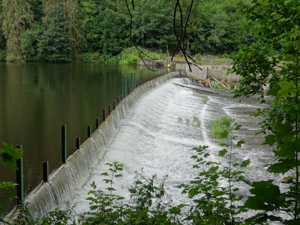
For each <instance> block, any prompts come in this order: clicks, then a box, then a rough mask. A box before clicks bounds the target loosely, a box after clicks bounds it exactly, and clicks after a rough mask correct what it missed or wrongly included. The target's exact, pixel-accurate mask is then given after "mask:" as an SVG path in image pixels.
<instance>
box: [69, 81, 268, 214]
mask: <svg viewBox="0 0 300 225" xmlns="http://www.w3.org/2000/svg"><path fill="white" fill-rule="evenodd" d="M178 84H179V85H178ZM183 85H184V86H185V87H184V86H183ZM204 99H207V102H206V103H204V102H205V101H203V100H204ZM259 107H263V106H261V105H258V103H257V102H256V101H255V100H254V99H248V100H246V101H243V102H239V101H238V100H235V99H233V98H232V97H231V96H230V94H228V93H220V92H216V93H208V92H203V91H201V90H197V87H194V86H193V85H191V84H189V82H188V80H187V79H186V78H176V79H171V80H170V81H168V82H166V83H165V84H163V85H160V86H158V87H157V88H155V89H154V90H152V91H151V92H148V93H147V94H145V95H144V96H142V97H141V98H140V99H139V100H138V101H137V103H136V104H135V105H134V106H133V107H132V108H131V109H130V111H129V112H128V113H127V115H126V117H125V118H124V119H122V121H121V125H120V129H119V130H118V132H117V134H116V136H115V137H114V139H113V141H112V143H111V145H110V146H108V147H107V149H108V150H107V152H106V154H105V155H104V157H103V159H102V160H101V162H100V164H98V165H97V166H96V168H95V169H94V170H93V172H92V174H91V176H90V178H89V181H88V182H87V183H86V184H85V185H84V187H83V188H81V189H80V191H78V193H77V194H76V197H75V198H74V199H73V200H72V201H71V202H70V204H69V206H74V205H75V211H77V212H78V213H82V212H85V211H88V209H89V203H88V201H87V200H86V198H87V197H88V194H87V193H88V191H89V190H91V186H90V184H91V183H92V182H93V181H94V182H95V183H96V185H97V187H98V188H102V189H104V188H105V187H106V184H105V183H104V182H103V179H104V177H103V176H101V175H100V174H101V173H103V172H105V171H107V168H108V167H107V166H106V163H108V162H109V163H111V162H114V161H117V162H119V163H122V164H123V165H124V169H123V177H122V178H119V179H118V180H116V181H115V182H116V183H115V184H114V187H116V188H117V194H119V195H121V196H124V197H125V198H128V197H129V192H128V188H129V187H130V186H131V185H132V184H133V181H134V179H135V176H136V171H143V172H142V173H143V175H144V176H146V177H151V176H152V175H157V178H158V180H163V179H165V176H167V178H166V180H165V188H166V191H167V193H168V194H170V195H169V196H170V199H171V200H173V201H174V202H175V203H179V202H182V201H184V199H182V198H183V196H182V195H181V194H180V192H181V191H180V190H179V189H177V188H176V186H177V185H179V184H182V183H188V182H189V181H190V180H191V179H192V178H193V177H194V176H195V175H196V173H197V171H195V170H194V169H192V165H193V160H192V159H191V158H190V157H191V155H192V154H193V151H192V149H193V148H194V147H198V146H199V145H207V146H209V148H208V149H209V151H210V153H211V159H212V160H214V161H220V162H223V163H224V162H225V163H226V158H225V159H224V158H219V157H218V151H219V150H221V147H220V146H219V145H218V140H216V139H214V138H212V137H211V131H210V126H211V123H212V121H213V120H215V119H216V118H219V117H221V116H224V115H227V116H230V117H232V118H234V119H235V120H236V122H237V123H239V124H241V125H242V128H241V130H240V131H238V132H237V133H236V134H235V135H237V136H238V139H243V140H245V141H246V144H245V145H243V146H242V148H239V149H234V152H235V153H236V154H235V155H234V157H235V159H237V160H246V159H251V164H250V166H249V167H248V168H247V171H246V172H247V173H246V177H247V179H249V180H254V179H256V178H257V177H261V179H263V178H269V177H271V175H269V174H266V172H265V166H266V165H267V163H268V162H269V160H270V155H271V153H270V149H268V148H267V147H262V146H261V144H262V142H263V137H262V136H256V135H255V133H256V132H257V131H259V125H258V122H259V121H260V120H261V118H254V117H250V114H251V113H254V112H255V111H256V109H258V108H259ZM254 171H255V173H254ZM272 178H273V177H272ZM242 191H243V192H244V193H245V194H247V187H246V186H245V187H242Z"/></svg>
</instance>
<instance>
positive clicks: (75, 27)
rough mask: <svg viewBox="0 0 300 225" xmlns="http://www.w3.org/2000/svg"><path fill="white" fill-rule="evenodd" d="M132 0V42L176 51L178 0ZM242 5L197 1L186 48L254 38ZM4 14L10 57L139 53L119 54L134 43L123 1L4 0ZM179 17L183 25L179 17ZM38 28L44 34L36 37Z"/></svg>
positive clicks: (107, 57) (0, 45)
mask: <svg viewBox="0 0 300 225" xmlns="http://www.w3.org/2000/svg"><path fill="white" fill-rule="evenodd" d="M134 3H135V8H134V10H133V9H131V8H130V9H131V14H132V16H133V20H132V25H133V26H132V30H131V31H132V32H131V33H132V40H131V41H132V42H133V43H134V44H135V45H136V46H140V47H142V48H146V49H150V50H151V51H157V52H168V53H173V51H174V50H175V48H176V46H177V42H176V38H175V35H174V31H173V10H174V1H173V0H167V1H165V0H152V1H142V0H135V1H134ZM2 6H3V8H4V10H2ZM189 6H190V0H182V10H183V19H184V20H185V19H186V17H187V13H188V11H189ZM239 7H240V6H239V3H238V0H234V1H232V0H226V1H220V0H209V1H205V2H200V1H195V2H194V7H193V9H192V12H191V17H190V22H189V26H188V29H187V33H188V36H187V38H186V43H187V45H188V48H187V50H188V51H189V52H190V53H191V54H196V56H195V58H196V60H199V59H200V58H199V56H200V54H199V53H213V54H222V53H225V52H229V53H230V52H232V51H233V50H235V49H238V48H239V46H240V45H241V43H250V42H251V38H249V35H248V32H247V31H246V30H244V29H240V26H239V24H240V23H241V22H243V21H244V20H243V18H242V17H241V16H240V15H238V13H237V10H238V8H239ZM0 14H1V17H0V18H1V19H0V22H1V24H2V27H1V26H0V49H2V50H6V52H7V60H8V61H21V60H25V61H37V60H39V61H51V62H61V61H62V62H66V61H70V60H73V59H75V58H76V59H77V57H78V55H79V56H80V57H79V58H78V61H81V62H94V61H95V59H94V57H92V59H91V56H89V55H86V54H95V53H98V54H99V55H100V56H101V59H98V58H97V60H96V61H97V62H98V61H101V62H109V63H116V62H119V61H120V60H121V64H130V63H136V62H137V59H135V57H132V58H128V59H126V58H125V60H123V59H121V57H117V58H115V57H116V56H118V55H119V54H120V53H121V52H122V51H124V50H125V49H127V48H130V47H132V45H133V44H132V42H130V17H129V15H128V12H127V7H126V4H125V1H124V0H120V1H115V0H81V1H78V0H64V1H60V0H48V1H45V0H24V1H21V3H19V1H17V0H3V1H2V4H1V8H0ZM2 18H3V19H2ZM19 18H20V20H19ZM175 21H176V24H177V28H178V30H179V24H180V22H179V17H176V18H175ZM38 27H39V28H38ZM2 31H3V32H4V34H5V37H4V36H3V35H2ZM24 32H25V33H26V34H24V35H23V33H24ZM39 32H42V33H43V34H42V35H40V36H38V34H39ZM21 36H22V38H21ZM30 47H32V49H31V48H30ZM35 52H36V53H37V54H35V55H34V53H35ZM112 57H113V58H112ZM144 57H145V56H144ZM137 58H139V57H137ZM145 58H146V57H145ZM181 58H182V57H181ZM175 59H176V58H175Z"/></svg>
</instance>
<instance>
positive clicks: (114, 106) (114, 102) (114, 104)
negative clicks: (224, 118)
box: [113, 101, 116, 110]
mask: <svg viewBox="0 0 300 225" xmlns="http://www.w3.org/2000/svg"><path fill="white" fill-rule="evenodd" d="M115 109H116V101H113V110H115Z"/></svg>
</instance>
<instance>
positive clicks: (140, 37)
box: [132, 0, 176, 51]
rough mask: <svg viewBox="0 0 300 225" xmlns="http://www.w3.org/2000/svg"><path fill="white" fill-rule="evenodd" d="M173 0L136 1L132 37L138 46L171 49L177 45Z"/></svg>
mask: <svg viewBox="0 0 300 225" xmlns="http://www.w3.org/2000/svg"><path fill="white" fill-rule="evenodd" d="M173 7H174V1H172V0H167V1H164V0H156V1H149V0H148V1H136V2H135V10H134V11H133V27H132V39H133V42H135V43H136V45H138V46H142V47H145V48H150V49H155V50H157V49H160V50H163V51H166V50H169V49H170V48H171V49H172V48H174V46H176V39H175V36H174V32H173V13H172V12H173Z"/></svg>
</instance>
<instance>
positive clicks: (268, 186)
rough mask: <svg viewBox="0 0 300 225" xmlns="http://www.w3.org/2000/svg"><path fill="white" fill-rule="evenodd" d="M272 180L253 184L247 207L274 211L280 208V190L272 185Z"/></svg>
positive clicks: (281, 198)
mask: <svg viewBox="0 0 300 225" xmlns="http://www.w3.org/2000/svg"><path fill="white" fill-rule="evenodd" d="M272 182H273V181H272V180H268V181H260V182H253V183H252V189H250V192H251V194H253V195H254V196H250V197H249V198H248V199H247V201H246V202H245V206H246V207H248V208H250V209H255V210H265V211H272V210H275V209H278V208H280V206H281V203H282V201H283V200H284V199H283V197H282V196H281V193H280V189H279V187H278V186H277V185H274V184H273V183H272Z"/></svg>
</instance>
